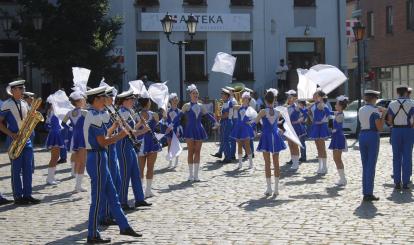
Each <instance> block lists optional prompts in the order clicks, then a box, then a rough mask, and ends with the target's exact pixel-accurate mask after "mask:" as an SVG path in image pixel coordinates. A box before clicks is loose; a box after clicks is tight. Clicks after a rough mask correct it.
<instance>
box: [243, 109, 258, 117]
mask: <svg viewBox="0 0 414 245" xmlns="http://www.w3.org/2000/svg"><path fill="white" fill-rule="evenodd" d="M245 115H246V116H247V117H248V118H249V119H250V120H254V119H256V117H257V111H256V110H255V109H253V107H251V106H249V107H248V108H247V110H246V114H245Z"/></svg>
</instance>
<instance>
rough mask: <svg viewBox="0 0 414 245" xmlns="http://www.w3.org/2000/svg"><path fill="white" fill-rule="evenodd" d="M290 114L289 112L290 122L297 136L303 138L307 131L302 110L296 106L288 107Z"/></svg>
mask: <svg viewBox="0 0 414 245" xmlns="http://www.w3.org/2000/svg"><path fill="white" fill-rule="evenodd" d="M288 112H289V117H290V121H291V123H292V126H293V129H294V130H295V132H296V135H297V136H298V137H299V138H300V137H302V136H305V135H306V129H305V127H304V125H303V123H302V122H304V121H305V119H306V118H305V115H304V113H303V112H302V110H301V109H300V108H299V107H298V106H297V105H296V104H292V105H290V106H288ZM300 119H302V120H300Z"/></svg>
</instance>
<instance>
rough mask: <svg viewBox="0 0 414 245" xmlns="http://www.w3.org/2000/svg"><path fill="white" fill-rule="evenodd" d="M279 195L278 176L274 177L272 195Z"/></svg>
mask: <svg viewBox="0 0 414 245" xmlns="http://www.w3.org/2000/svg"><path fill="white" fill-rule="evenodd" d="M277 195H279V177H275V189H274V192H273V196H277Z"/></svg>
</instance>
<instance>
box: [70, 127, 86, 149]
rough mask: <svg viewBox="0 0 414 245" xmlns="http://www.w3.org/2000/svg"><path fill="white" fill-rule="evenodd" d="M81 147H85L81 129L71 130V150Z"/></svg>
mask: <svg viewBox="0 0 414 245" xmlns="http://www.w3.org/2000/svg"><path fill="white" fill-rule="evenodd" d="M81 148H85V138H84V137H83V130H77V129H74V130H73V135H72V150H73V151H77V150H79V149H81Z"/></svg>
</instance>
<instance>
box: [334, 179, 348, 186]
mask: <svg viewBox="0 0 414 245" xmlns="http://www.w3.org/2000/svg"><path fill="white" fill-rule="evenodd" d="M335 184H336V185H337V186H346V184H348V181H346V179H339V181H338V182H336V183H335Z"/></svg>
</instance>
